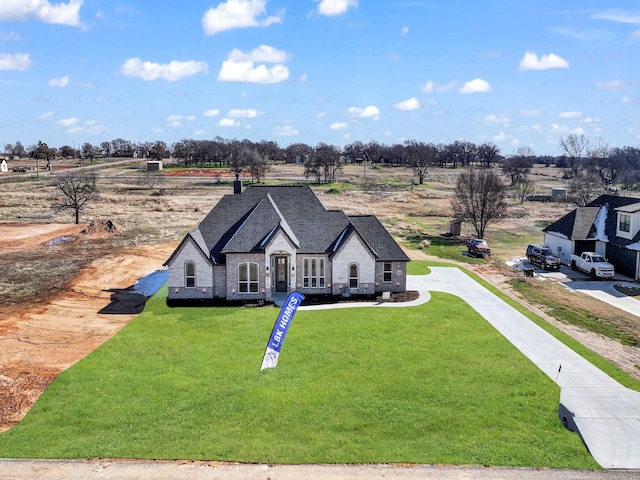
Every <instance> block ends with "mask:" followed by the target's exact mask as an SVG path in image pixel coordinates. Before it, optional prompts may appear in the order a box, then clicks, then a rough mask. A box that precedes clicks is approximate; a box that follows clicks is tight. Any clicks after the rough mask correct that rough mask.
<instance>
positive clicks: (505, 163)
mask: <svg viewBox="0 0 640 480" xmlns="http://www.w3.org/2000/svg"><path fill="white" fill-rule="evenodd" d="M532 157H533V150H531V147H520V148H519V149H518V151H517V152H516V154H515V155H513V156H512V157H509V158H505V159H504V160H502V173H504V174H505V175H509V177H511V185H512V186H513V185H516V184H517V183H518V182H520V180H522V179H523V178H525V177H526V176H527V175H528V174H529V172H530V171H531V167H532V166H533V159H532Z"/></svg>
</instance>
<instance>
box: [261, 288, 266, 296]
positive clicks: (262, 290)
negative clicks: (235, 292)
mask: <svg viewBox="0 0 640 480" xmlns="http://www.w3.org/2000/svg"><path fill="white" fill-rule="evenodd" d="M260 291H261V292H262V294H263V295H264V292H265V291H266V290H265V289H264V287H262V289H261V290H260Z"/></svg>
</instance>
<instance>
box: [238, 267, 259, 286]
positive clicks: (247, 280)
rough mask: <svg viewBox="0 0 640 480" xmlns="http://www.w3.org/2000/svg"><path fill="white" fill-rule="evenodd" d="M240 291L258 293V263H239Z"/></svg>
mask: <svg viewBox="0 0 640 480" xmlns="http://www.w3.org/2000/svg"><path fill="white" fill-rule="evenodd" d="M238 292H240V293H258V264H257V263H254V262H244V263H241V264H240V265H238Z"/></svg>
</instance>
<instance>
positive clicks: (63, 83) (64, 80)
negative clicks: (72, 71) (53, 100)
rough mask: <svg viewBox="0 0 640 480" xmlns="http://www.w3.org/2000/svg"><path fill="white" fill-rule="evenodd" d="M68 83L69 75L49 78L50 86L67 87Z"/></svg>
mask: <svg viewBox="0 0 640 480" xmlns="http://www.w3.org/2000/svg"><path fill="white" fill-rule="evenodd" d="M68 85H69V77H60V78H52V79H50V80H49V86H50V87H60V88H63V87H67V86H68Z"/></svg>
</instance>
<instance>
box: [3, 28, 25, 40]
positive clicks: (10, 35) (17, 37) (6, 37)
mask: <svg viewBox="0 0 640 480" xmlns="http://www.w3.org/2000/svg"><path fill="white" fill-rule="evenodd" d="M21 39H22V37H20V34H18V33H16V32H14V31H13V30H11V31H10V32H9V33H5V32H0V42H11V41H14V42H17V41H18V40H21Z"/></svg>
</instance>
